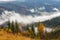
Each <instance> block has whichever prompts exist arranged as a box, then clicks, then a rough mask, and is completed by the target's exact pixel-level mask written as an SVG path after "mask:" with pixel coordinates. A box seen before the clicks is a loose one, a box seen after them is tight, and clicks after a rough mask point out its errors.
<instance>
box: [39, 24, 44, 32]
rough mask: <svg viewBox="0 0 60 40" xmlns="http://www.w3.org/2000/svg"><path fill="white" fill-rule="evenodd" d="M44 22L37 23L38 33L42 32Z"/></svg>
mask: <svg viewBox="0 0 60 40" xmlns="http://www.w3.org/2000/svg"><path fill="white" fill-rule="evenodd" d="M44 27H45V26H44V24H43V23H40V24H39V25H38V32H39V33H42V32H44Z"/></svg>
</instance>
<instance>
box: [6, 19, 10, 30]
mask: <svg viewBox="0 0 60 40" xmlns="http://www.w3.org/2000/svg"><path fill="white" fill-rule="evenodd" d="M7 25H8V30H9V29H10V21H9V20H8V24H7Z"/></svg>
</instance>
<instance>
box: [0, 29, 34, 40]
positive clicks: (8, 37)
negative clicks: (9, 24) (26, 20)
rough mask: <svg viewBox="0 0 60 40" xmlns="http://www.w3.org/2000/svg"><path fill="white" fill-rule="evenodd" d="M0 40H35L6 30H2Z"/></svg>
mask: <svg viewBox="0 0 60 40" xmlns="http://www.w3.org/2000/svg"><path fill="white" fill-rule="evenodd" d="M0 40H33V39H32V38H29V37H25V36H22V35H21V34H20V33H18V34H13V33H8V32H7V31H6V30H3V29H1V30H0Z"/></svg>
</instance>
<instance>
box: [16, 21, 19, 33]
mask: <svg viewBox="0 0 60 40" xmlns="http://www.w3.org/2000/svg"><path fill="white" fill-rule="evenodd" d="M18 30H19V28H18V23H17V21H16V23H15V31H16V33H18Z"/></svg>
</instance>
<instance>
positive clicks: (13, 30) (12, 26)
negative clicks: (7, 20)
mask: <svg viewBox="0 0 60 40" xmlns="http://www.w3.org/2000/svg"><path fill="white" fill-rule="evenodd" d="M11 30H12V32H13V33H15V29H14V22H13V21H12V25H11Z"/></svg>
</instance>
